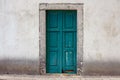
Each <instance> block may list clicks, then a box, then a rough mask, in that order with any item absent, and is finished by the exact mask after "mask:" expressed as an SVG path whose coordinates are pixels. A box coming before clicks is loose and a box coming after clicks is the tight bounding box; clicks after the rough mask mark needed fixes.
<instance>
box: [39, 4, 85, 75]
mask: <svg viewBox="0 0 120 80" xmlns="http://www.w3.org/2000/svg"><path fill="white" fill-rule="evenodd" d="M46 10H77V74H78V75H80V74H81V73H82V63H83V4H82V3H41V4H39V61H40V62H39V72H40V74H46Z"/></svg>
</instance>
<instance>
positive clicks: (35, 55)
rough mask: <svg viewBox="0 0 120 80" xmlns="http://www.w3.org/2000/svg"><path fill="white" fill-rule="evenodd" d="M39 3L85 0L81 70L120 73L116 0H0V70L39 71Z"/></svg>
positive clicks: (119, 4) (119, 3) (119, 10)
mask: <svg viewBox="0 0 120 80" xmlns="http://www.w3.org/2000/svg"><path fill="white" fill-rule="evenodd" d="M39 3H84V16H83V17H84V26H83V27H84V43H83V47H84V49H83V50H84V54H83V60H84V63H83V64H84V65H83V73H84V74H96V73H99V74H120V69H119V67H120V58H119V57H120V49H119V47H120V43H119V41H120V18H119V17H120V1H119V0H74V1H73V0H0V72H1V73H2V70H3V72H5V73H9V72H10V73H11V71H15V72H12V73H18V72H19V73H30V74H35V73H36V74H38V73H39V66H38V65H39ZM18 64H19V65H18ZM4 66H6V67H4ZM16 66H19V67H16ZM4 70H5V71H4Z"/></svg>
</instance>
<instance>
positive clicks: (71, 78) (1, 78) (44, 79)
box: [0, 74, 120, 80]
mask: <svg viewBox="0 0 120 80" xmlns="http://www.w3.org/2000/svg"><path fill="white" fill-rule="evenodd" d="M0 80H120V76H76V75H65V74H61V75H42V76H40V75H7V74H4V75H0Z"/></svg>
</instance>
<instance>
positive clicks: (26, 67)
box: [0, 59, 39, 74]
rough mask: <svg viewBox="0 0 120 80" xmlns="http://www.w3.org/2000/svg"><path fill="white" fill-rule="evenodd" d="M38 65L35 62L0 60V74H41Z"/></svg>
mask: <svg viewBox="0 0 120 80" xmlns="http://www.w3.org/2000/svg"><path fill="white" fill-rule="evenodd" d="M38 63H39V62H38V61H34V60H7V59H5V60H0V74H39V64H38Z"/></svg>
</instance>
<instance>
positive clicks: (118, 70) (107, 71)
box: [82, 61, 120, 76]
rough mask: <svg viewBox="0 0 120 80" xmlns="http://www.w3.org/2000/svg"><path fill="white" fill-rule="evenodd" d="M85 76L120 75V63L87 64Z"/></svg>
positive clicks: (84, 68) (85, 64) (84, 67)
mask: <svg viewBox="0 0 120 80" xmlns="http://www.w3.org/2000/svg"><path fill="white" fill-rule="evenodd" d="M82 74H83V75H91V76H92V75H93V76H94V75H96V76H97V75H111V76H114V75H115V76H116V75H120V62H111V61H110V62H97V61H96V62H86V63H84V66H83V73H82Z"/></svg>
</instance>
